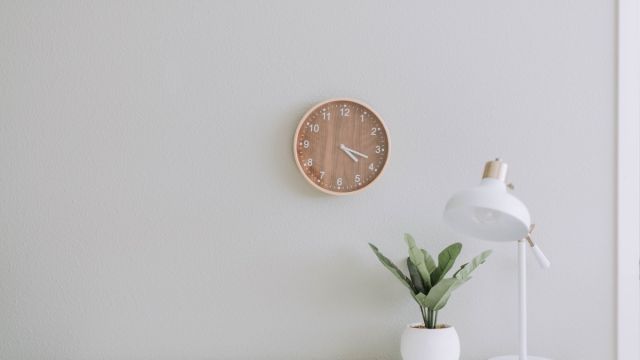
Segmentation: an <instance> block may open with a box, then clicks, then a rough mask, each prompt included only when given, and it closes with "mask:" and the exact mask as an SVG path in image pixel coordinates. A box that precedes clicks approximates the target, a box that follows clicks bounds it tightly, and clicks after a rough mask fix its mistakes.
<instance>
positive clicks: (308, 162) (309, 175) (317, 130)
mask: <svg viewBox="0 0 640 360" xmlns="http://www.w3.org/2000/svg"><path fill="white" fill-rule="evenodd" d="M293 153H294V156H295V159H296V164H297V165H298V169H300V172H302V175H303V176H304V177H305V179H307V181H309V183H311V184H312V185H313V186H315V187H316V188H318V189H319V190H321V191H324V192H325V193H328V194H332V195H346V194H351V193H354V192H357V191H360V190H362V189H364V188H366V187H367V186H369V185H371V183H373V181H375V180H376V179H377V178H378V177H379V176H380V174H381V173H382V170H383V169H384V166H385V165H386V163H387V159H388V158H389V136H388V134H387V128H386V127H385V126H384V123H383V122H382V118H381V117H380V115H378V114H377V113H376V112H375V111H373V109H371V107H369V106H368V105H366V104H364V103H362V102H360V101H357V100H352V99H332V100H327V101H324V102H321V103H319V104H317V105H315V106H313V107H312V108H311V109H310V110H309V111H307V113H306V114H304V116H303V117H302V120H300V124H298V128H297V130H296V133H295V137H294V142H293Z"/></svg>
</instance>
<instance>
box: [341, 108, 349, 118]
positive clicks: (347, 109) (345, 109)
mask: <svg viewBox="0 0 640 360" xmlns="http://www.w3.org/2000/svg"><path fill="white" fill-rule="evenodd" d="M350 112H351V109H349V108H342V109H340V115H341V116H349V113H350Z"/></svg>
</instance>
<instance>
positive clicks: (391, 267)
mask: <svg viewBox="0 0 640 360" xmlns="http://www.w3.org/2000/svg"><path fill="white" fill-rule="evenodd" d="M369 247H371V250H373V253H374V254H376V256H377V257H378V260H380V262H381V263H382V265H384V267H386V268H387V269H388V270H389V271H390V272H391V273H392V274H393V275H394V276H395V277H396V278H397V279H398V280H400V282H401V283H402V284H403V285H404V286H406V287H407V288H408V289H409V290H410V291H411V294H412V295H413V294H414V289H413V287H412V286H411V280H410V279H409V278H408V277H407V276H406V275H405V274H404V273H403V272H402V271H401V270H400V269H398V267H397V266H396V265H395V264H394V263H393V262H391V260H389V259H388V258H387V257H386V256H384V255H382V253H381V252H380V251H379V250H378V248H377V247H376V246H375V245H373V244H371V243H369Z"/></svg>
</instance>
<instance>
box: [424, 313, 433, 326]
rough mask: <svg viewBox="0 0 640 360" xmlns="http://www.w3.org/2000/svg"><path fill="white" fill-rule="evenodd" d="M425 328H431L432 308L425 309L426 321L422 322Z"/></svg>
mask: <svg viewBox="0 0 640 360" xmlns="http://www.w3.org/2000/svg"><path fill="white" fill-rule="evenodd" d="M424 326H425V327H426V328H427V329H433V310H431V309H427V323H426V324H424Z"/></svg>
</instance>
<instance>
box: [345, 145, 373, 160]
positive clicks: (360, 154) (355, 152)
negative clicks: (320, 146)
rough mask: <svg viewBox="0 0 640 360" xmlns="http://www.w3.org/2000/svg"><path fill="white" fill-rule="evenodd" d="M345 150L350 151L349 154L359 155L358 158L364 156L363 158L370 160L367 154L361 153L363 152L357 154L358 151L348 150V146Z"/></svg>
mask: <svg viewBox="0 0 640 360" xmlns="http://www.w3.org/2000/svg"><path fill="white" fill-rule="evenodd" d="M343 150H347V151H348V152H350V153H353V154H356V155H358V156H362V157H363V158H365V159H368V158H369V157H368V156H367V155H365V154H363V153H361V152H357V151H355V150H353V149H349V148H348V147H346V146H345V147H344V149H343Z"/></svg>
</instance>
